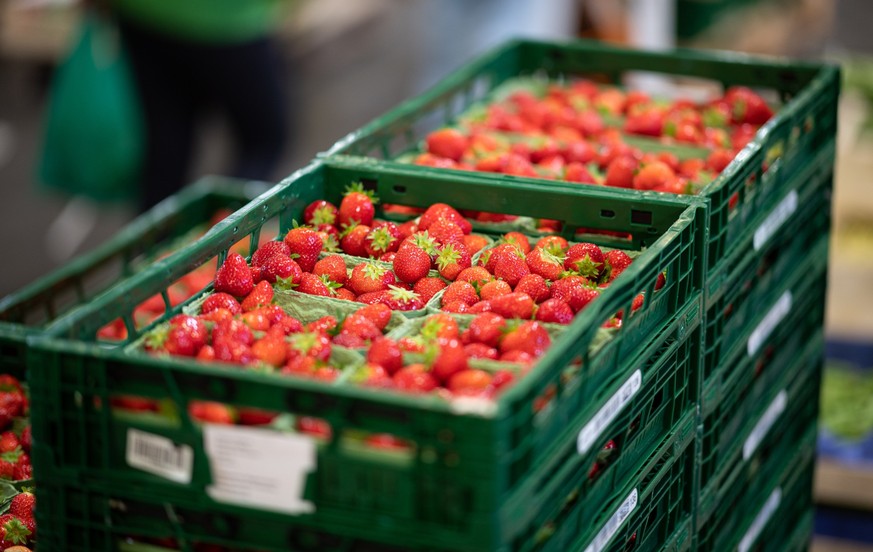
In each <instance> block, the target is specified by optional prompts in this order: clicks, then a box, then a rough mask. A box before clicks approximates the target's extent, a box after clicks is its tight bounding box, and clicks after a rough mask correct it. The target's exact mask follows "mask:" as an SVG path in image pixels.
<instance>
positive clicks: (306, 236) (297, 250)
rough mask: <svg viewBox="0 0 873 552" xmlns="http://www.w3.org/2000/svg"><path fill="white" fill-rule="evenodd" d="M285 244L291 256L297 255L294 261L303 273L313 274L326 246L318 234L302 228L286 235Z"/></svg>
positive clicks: (293, 229) (292, 230)
mask: <svg viewBox="0 0 873 552" xmlns="http://www.w3.org/2000/svg"><path fill="white" fill-rule="evenodd" d="M285 243H286V244H288V248H289V249H290V250H291V255H292V256H293V255H297V257H294V260H295V261H296V262H297V264H298V265H300V268H301V269H302V270H303V272H312V269H313V267H315V263H316V262H318V256H319V254H321V249H322V247H323V246H324V243H323V242H322V239H321V236H319V235H318V232H316V231H315V230H312V229H311V228H305V227H302V226H301V227H298V228H292V229H291V230H289V231H288V233H287V234H285Z"/></svg>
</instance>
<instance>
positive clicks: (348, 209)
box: [337, 182, 378, 226]
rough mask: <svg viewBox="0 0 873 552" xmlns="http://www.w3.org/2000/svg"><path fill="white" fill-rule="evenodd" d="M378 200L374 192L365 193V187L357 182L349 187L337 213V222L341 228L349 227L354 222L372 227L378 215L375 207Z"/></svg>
mask: <svg viewBox="0 0 873 552" xmlns="http://www.w3.org/2000/svg"><path fill="white" fill-rule="evenodd" d="M375 203H378V200H377V199H376V198H375V197H374V196H373V193H372V192H365V191H364V186H363V185H362V184H361V183H359V182H356V183H354V184H352V185H351V186H349V187H348V188H347V190H346V193H345V195H343V199H342V201H341V202H340V206H339V210H338V212H337V222H339V225H340V226H348V225H350V224H352V222H357V223H358V224H361V225H366V226H370V225H372V224H373V216H374V215H375V213H376V209H375V207H373V205H374V204H375Z"/></svg>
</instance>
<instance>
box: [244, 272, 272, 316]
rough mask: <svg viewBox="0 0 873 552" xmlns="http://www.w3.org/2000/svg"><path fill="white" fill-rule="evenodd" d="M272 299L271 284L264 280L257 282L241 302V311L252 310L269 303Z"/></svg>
mask: <svg viewBox="0 0 873 552" xmlns="http://www.w3.org/2000/svg"><path fill="white" fill-rule="evenodd" d="M272 301H273V286H271V285H270V283H269V282H267V281H266V280H264V281H262V282H258V285H256V286H255V288H254V289H253V290H252V291H251V293H249V294H248V295H247V296H246V298H245V299H243V302H242V310H243V312H249V311H253V310H255V309H257V308H260V307H263V306H266V305H269V304H270V303H271V302H272Z"/></svg>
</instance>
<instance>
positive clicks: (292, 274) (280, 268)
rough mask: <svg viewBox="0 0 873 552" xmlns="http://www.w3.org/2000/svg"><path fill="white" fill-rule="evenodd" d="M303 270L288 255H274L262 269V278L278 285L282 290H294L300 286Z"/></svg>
mask: <svg viewBox="0 0 873 552" xmlns="http://www.w3.org/2000/svg"><path fill="white" fill-rule="evenodd" d="M302 275H303V269H301V268H300V265H299V264H297V262H296V261H295V260H294V259H292V258H291V257H290V256H288V255H273V256H272V257H270V258H269V259H267V261H266V262H265V263H264V266H262V267H261V277H262V278H263V279H264V280H265V281H267V282H269V283H271V284H274V283H278V285H279V287H280V288H281V289H292V288H294V287H295V286H297V285H298V284H300V278H301V276H302Z"/></svg>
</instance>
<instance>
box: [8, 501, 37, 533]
mask: <svg viewBox="0 0 873 552" xmlns="http://www.w3.org/2000/svg"><path fill="white" fill-rule="evenodd" d="M35 507H36V497H35V496H33V493H31V492H28V491H24V492H21V493H18V494H17V495H15V496H14V497H12V501H11V502H10V503H9V513H10V514H12V515H13V516H15V517H17V518H18V519H19V520H21V522H22V523H24V525H25V526H26V527H27V528H28V530H30V540H31V541H32V540H34V539H35V538H36V523H35V521H34V508H35Z"/></svg>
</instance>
